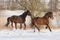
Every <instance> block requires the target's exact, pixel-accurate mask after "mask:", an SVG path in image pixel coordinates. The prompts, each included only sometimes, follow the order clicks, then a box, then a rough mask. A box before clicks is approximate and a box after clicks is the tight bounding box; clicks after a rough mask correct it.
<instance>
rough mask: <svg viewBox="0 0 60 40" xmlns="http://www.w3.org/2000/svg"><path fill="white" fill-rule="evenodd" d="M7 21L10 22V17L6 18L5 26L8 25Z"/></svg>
mask: <svg viewBox="0 0 60 40" xmlns="http://www.w3.org/2000/svg"><path fill="white" fill-rule="evenodd" d="M9 23H10V17H8V18H7V23H6V25H5V26H8V25H9Z"/></svg>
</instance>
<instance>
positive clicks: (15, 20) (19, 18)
mask: <svg viewBox="0 0 60 40" xmlns="http://www.w3.org/2000/svg"><path fill="white" fill-rule="evenodd" d="M27 15H29V16H31V13H30V11H29V10H27V11H25V12H24V13H23V14H22V15H19V16H16V15H13V16H11V17H8V18H7V24H6V26H8V25H9V23H10V22H11V26H12V27H13V23H15V28H16V29H17V23H20V29H21V28H22V23H23V24H24V25H25V27H24V29H25V28H26V24H25V18H26V16H27Z"/></svg>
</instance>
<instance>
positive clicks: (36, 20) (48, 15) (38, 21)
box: [32, 12, 53, 32]
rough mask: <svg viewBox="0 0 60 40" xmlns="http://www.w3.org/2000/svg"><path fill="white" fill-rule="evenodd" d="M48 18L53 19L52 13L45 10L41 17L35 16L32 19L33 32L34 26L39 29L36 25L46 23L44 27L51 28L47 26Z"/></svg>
mask: <svg viewBox="0 0 60 40" xmlns="http://www.w3.org/2000/svg"><path fill="white" fill-rule="evenodd" d="M49 18H51V19H53V13H52V12H47V13H46V14H45V15H44V16H43V17H35V18H33V19H32V24H33V25H34V32H35V28H37V29H38V31H40V29H39V27H38V25H47V26H46V28H49V30H50V31H52V30H51V28H50V27H49Z"/></svg>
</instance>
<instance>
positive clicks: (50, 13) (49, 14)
mask: <svg viewBox="0 0 60 40" xmlns="http://www.w3.org/2000/svg"><path fill="white" fill-rule="evenodd" d="M44 17H47V18H51V19H53V18H54V17H53V13H52V12H47V13H46V14H45V16H44Z"/></svg>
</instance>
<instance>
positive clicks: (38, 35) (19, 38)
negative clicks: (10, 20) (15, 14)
mask: <svg viewBox="0 0 60 40" xmlns="http://www.w3.org/2000/svg"><path fill="white" fill-rule="evenodd" d="M0 40H60V30H53V31H52V32H50V31H49V30H41V31H40V32H38V31H37V30H36V32H33V30H19V29H18V30H12V31H9V30H3V31H0Z"/></svg>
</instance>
